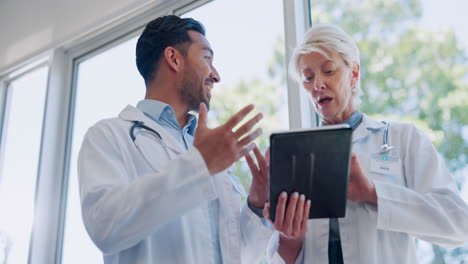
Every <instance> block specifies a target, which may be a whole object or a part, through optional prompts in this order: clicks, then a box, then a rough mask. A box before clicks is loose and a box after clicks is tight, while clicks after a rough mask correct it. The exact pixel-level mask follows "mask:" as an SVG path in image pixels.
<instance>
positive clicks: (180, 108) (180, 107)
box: [145, 93, 188, 128]
mask: <svg viewBox="0 0 468 264" xmlns="http://www.w3.org/2000/svg"><path fill="white" fill-rule="evenodd" d="M158 94H164V93H157V94H155V95H150V94H146V96H145V99H149V100H155V101H159V102H163V103H165V104H168V105H170V106H171V107H172V109H174V115H175V118H176V119H177V123H179V126H180V127H181V128H183V127H184V126H185V125H186V124H187V120H188V107H187V106H186V105H185V104H184V103H182V102H181V101H180V100H176V98H175V97H174V96H159V95H158Z"/></svg>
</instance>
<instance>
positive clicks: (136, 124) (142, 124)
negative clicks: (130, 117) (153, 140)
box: [130, 120, 162, 143]
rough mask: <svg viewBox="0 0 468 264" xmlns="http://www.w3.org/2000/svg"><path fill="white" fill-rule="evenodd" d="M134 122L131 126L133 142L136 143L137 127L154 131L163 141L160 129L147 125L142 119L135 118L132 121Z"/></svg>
mask: <svg viewBox="0 0 468 264" xmlns="http://www.w3.org/2000/svg"><path fill="white" fill-rule="evenodd" d="M132 122H133V126H132V127H131V128H130V138H131V139H132V141H133V143H135V138H136V136H135V128H140V129H146V130H148V131H151V132H153V133H154V134H155V135H156V136H158V138H159V140H161V141H162V137H161V135H160V134H159V133H158V131H156V130H154V129H152V128H151V127H148V126H147V125H145V124H144V123H143V122H141V121H137V120H134V121H132Z"/></svg>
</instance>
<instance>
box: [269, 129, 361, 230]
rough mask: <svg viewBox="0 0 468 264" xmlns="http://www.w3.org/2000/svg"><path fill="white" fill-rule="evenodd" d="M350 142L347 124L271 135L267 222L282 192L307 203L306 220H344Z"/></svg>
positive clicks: (272, 216)
mask: <svg viewBox="0 0 468 264" xmlns="http://www.w3.org/2000/svg"><path fill="white" fill-rule="evenodd" d="M351 142H352V130H351V128H350V127H349V125H347V124H343V125H331V126H323V127H317V128H312V129H305V130H296V131H288V132H280V133H273V134H271V136H270V217H271V219H272V220H273V221H274V219H275V214H276V205H277V202H278V198H279V195H280V194H281V192H283V191H285V192H287V193H288V196H290V195H291V194H292V193H294V192H298V193H299V194H304V195H305V196H306V198H307V199H310V200H311V206H310V214H309V219H315V218H338V217H344V216H345V211H346V196H347V189H348V178H349V169H350V158H351Z"/></svg>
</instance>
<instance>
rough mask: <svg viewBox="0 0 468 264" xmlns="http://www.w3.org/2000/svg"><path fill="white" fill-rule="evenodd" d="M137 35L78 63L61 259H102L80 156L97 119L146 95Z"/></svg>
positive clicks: (89, 260) (72, 261) (115, 112)
mask: <svg viewBox="0 0 468 264" xmlns="http://www.w3.org/2000/svg"><path fill="white" fill-rule="evenodd" d="M136 40H137V39H136V38H133V39H130V40H128V41H126V42H124V43H122V44H120V45H118V46H116V47H114V48H112V49H109V50H107V51H105V52H103V53H100V54H99V55H97V56H94V57H92V58H90V59H88V60H86V61H84V62H82V63H80V64H79V66H78V75H77V87H76V89H77V91H76V99H75V100H76V103H75V105H76V108H75V117H74V125H73V139H72V153H71V160H70V163H71V164H70V166H71V167H70V175H69V184H68V201H67V211H66V222H65V236H64V241H63V243H64V244H63V251H62V263H64V264H71V263H76V264H81V263H102V262H103V260H102V253H101V252H100V251H99V249H98V248H97V247H96V246H95V245H94V244H93V242H92V241H91V239H90V238H89V236H88V234H87V232H86V230H85V228H84V224H83V220H82V218H81V208H80V200H79V193H78V178H77V177H78V176H77V167H76V166H77V164H76V162H77V159H78V151H79V149H80V146H81V142H82V140H83V137H84V134H85V133H86V131H87V129H88V128H89V127H91V126H92V125H93V124H94V123H96V122H97V121H99V120H101V119H104V118H109V117H115V116H117V115H118V114H119V113H120V111H121V110H122V109H123V108H124V107H125V106H126V105H128V104H132V105H135V104H136V103H137V102H138V101H139V100H141V99H142V98H144V95H145V84H144V82H143V79H142V78H141V76H140V74H139V73H138V71H137V68H136V65H135V46H136Z"/></svg>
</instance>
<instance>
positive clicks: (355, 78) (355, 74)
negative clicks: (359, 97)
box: [351, 63, 361, 88]
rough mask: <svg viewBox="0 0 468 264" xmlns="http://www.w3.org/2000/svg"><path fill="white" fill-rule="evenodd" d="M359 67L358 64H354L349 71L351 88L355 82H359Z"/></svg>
mask: <svg viewBox="0 0 468 264" xmlns="http://www.w3.org/2000/svg"><path fill="white" fill-rule="evenodd" d="M360 70H361V66H360V65H359V64H358V63H354V64H353V66H352V69H351V87H352V88H354V87H355V86H356V83H357V81H358V80H359V74H361V71H360Z"/></svg>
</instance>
